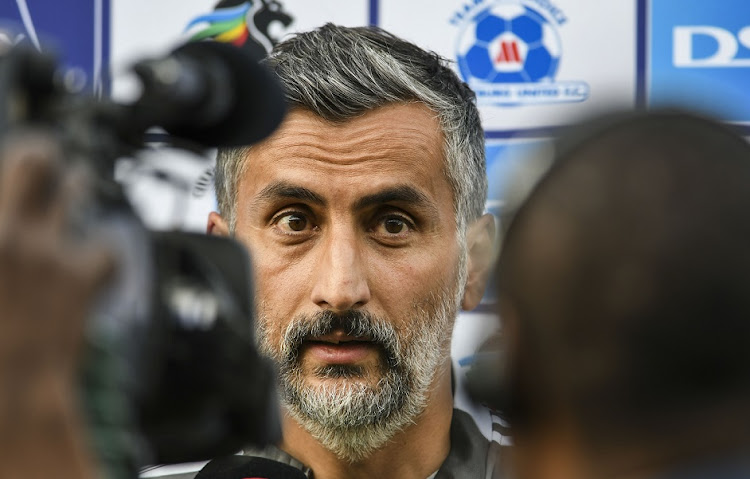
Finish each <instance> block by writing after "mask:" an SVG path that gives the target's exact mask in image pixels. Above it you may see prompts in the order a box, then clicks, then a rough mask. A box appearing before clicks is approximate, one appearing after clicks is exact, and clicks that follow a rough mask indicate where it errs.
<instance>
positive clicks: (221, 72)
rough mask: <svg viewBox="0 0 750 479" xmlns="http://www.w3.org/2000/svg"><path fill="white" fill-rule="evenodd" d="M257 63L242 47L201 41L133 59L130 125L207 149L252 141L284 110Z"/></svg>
mask: <svg viewBox="0 0 750 479" xmlns="http://www.w3.org/2000/svg"><path fill="white" fill-rule="evenodd" d="M258 61H259V58H256V57H255V56H253V55H252V54H251V53H250V51H249V50H247V49H243V48H239V47H236V46H234V45H232V44H228V43H221V42H214V41H203V42H193V43H186V44H185V45H182V46H181V47H179V48H177V49H176V50H174V51H173V52H172V53H171V54H170V55H168V56H166V57H164V58H158V59H150V60H144V61H141V62H138V63H137V64H135V66H134V67H133V70H134V71H135V73H136V74H137V75H138V76H139V78H140V80H141V83H142V85H143V93H142V95H141V97H140V98H139V99H138V100H137V101H136V103H135V104H134V105H133V107H132V114H133V118H132V119H131V121H132V124H136V125H141V126H144V129H145V128H146V127H150V126H154V125H158V126H161V127H162V128H164V129H165V130H167V132H169V133H170V134H171V135H173V136H177V137H181V138H184V139H187V140H191V141H195V142H197V143H200V144H201V145H204V146H208V147H214V146H242V145H248V144H251V143H255V142H257V141H259V140H261V139H263V138H265V137H267V136H268V135H270V134H271V133H272V132H273V130H275V129H276V127H277V126H278V125H279V124H280V123H281V120H282V119H283V117H284V113H285V112H286V101H285V98H284V94H283V90H282V88H281V85H280V84H279V83H278V81H276V79H275V78H274V77H273V75H272V74H271V72H270V71H269V70H268V69H267V68H266V67H264V66H263V65H261V64H259V63H258Z"/></svg>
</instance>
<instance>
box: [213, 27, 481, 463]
mask: <svg viewBox="0 0 750 479" xmlns="http://www.w3.org/2000/svg"><path fill="white" fill-rule="evenodd" d="M267 64H268V65H269V66H270V67H271V69H272V70H273V71H274V72H275V74H276V76H277V77H278V78H279V79H280V80H281V83H282V84H283V86H284V88H285V91H286V95H287V101H288V103H289V106H290V112H289V114H288V115H287V118H286V119H285V121H284V122H283V124H282V125H281V127H280V128H279V130H278V131H277V132H276V133H274V135H272V136H271V137H270V138H268V139H266V140H264V141H263V142H261V143H259V144H257V145H253V146H252V147H247V148H235V149H225V150H221V151H220V152H219V155H218V158H217V182H216V186H217V196H218V201H219V207H220V214H218V215H217V214H215V213H214V214H212V217H211V219H210V220H209V230H210V231H212V232H214V233H219V234H233V235H235V236H236V237H237V239H239V240H240V241H242V242H243V243H245V244H246V245H247V246H248V247H249V249H250V251H251V253H252V255H253V265H254V268H255V276H256V296H257V300H256V304H257V305H258V319H257V321H258V325H259V329H258V340H259V343H260V347H261V350H262V351H263V352H264V353H265V354H267V355H268V356H270V357H271V358H273V359H274V360H275V361H276V363H277V364H278V366H279V369H280V373H281V374H280V379H281V393H282V400H283V402H284V404H285V406H286V411H287V413H288V415H289V416H290V417H291V418H292V419H293V421H294V422H295V423H296V424H297V425H298V426H299V427H301V428H302V429H304V430H305V431H306V433H308V434H310V435H311V436H312V437H314V438H315V440H316V441H318V442H319V443H321V444H322V445H323V446H324V447H325V448H326V449H327V450H328V451H331V452H333V453H335V454H336V455H337V456H338V457H339V458H340V459H343V460H346V461H350V462H358V461H361V460H363V459H366V458H367V457H368V456H370V455H371V454H372V453H373V452H374V451H376V450H378V449H379V448H381V447H383V446H384V445H385V444H387V443H389V441H390V442H391V443H392V442H393V441H392V438H393V437H394V436H395V435H396V434H399V433H401V432H402V431H404V430H407V429H409V428H411V427H412V426H413V425H414V424H415V423H418V422H419V421H420V417H421V416H420V415H422V414H423V412H424V411H425V409H428V408H430V407H431V406H432V407H434V406H437V405H440V407H441V411H443V412H445V414H443V412H441V413H440V415H441V417H444V418H445V419H447V421H448V422H449V421H450V411H451V396H450V377H451V375H450V339H451V335H452V327H453V322H454V320H455V317H456V314H457V311H458V310H459V309H460V308H461V307H464V308H466V309H472V308H474V307H475V306H476V305H477V304H478V302H479V300H480V299H481V296H482V293H483V290H484V281H485V279H486V274H485V272H486V270H487V268H488V267H487V264H486V258H482V259H480V258H479V257H478V256H476V252H477V251H482V250H486V249H487V248H491V244H492V240H491V236H492V221H491V217H489V216H488V215H485V216H483V215H482V213H483V208H484V202H485V196H486V192H487V179H486V174H485V164H484V143H483V141H484V140H483V133H482V129H481V125H480V122H479V114H478V111H477V108H476V105H475V102H474V94H473V93H472V92H471V90H469V89H468V87H467V86H466V85H465V84H464V83H462V82H461V81H460V80H459V79H458V77H457V76H456V74H455V73H454V72H453V71H452V70H451V69H450V68H449V67H448V66H447V65H446V64H445V62H444V61H443V60H442V59H441V58H440V57H438V56H437V55H435V54H434V53H430V52H427V51H424V50H422V49H421V48H419V47H417V46H416V45H413V44H411V43H408V42H406V41H404V40H401V39H399V38H397V37H395V36H393V35H390V34H388V33H387V32H384V31H382V30H379V29H375V28H345V27H338V26H334V25H326V26H324V27H322V28H319V29H317V30H314V31H311V32H307V33H302V34H299V35H297V36H294V37H292V38H291V39H289V40H288V41H286V42H283V43H281V44H279V45H278V46H277V47H275V49H274V51H273V52H272V53H271V55H270V57H269V58H268V60H267ZM474 226H476V227H474ZM444 395H447V398H448V400H447V402H446V401H443V400H441V401H438V400H437V398H438V397H439V396H444ZM445 406H447V408H446V407H445ZM287 431H288V429H287Z"/></svg>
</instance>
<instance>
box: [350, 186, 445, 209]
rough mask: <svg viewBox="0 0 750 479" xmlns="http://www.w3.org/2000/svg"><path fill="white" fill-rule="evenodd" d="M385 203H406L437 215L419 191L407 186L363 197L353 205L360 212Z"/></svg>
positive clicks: (433, 205)
mask: <svg viewBox="0 0 750 479" xmlns="http://www.w3.org/2000/svg"><path fill="white" fill-rule="evenodd" d="M386 203H406V204H409V205H413V206H417V207H419V208H426V209H430V210H433V211H432V213H434V214H437V207H436V206H435V204H434V203H433V202H432V201H430V199H429V198H428V197H427V195H425V194H424V193H422V192H421V191H419V190H416V189H414V188H413V187H411V186H408V185H397V186H393V187H390V188H386V189H384V190H382V191H378V192H377V193H374V194H372V195H367V196H363V197H362V198H360V199H358V200H357V202H356V203H355V204H354V208H355V209H358V210H361V209H364V208H367V207H370V206H377V205H382V204H386Z"/></svg>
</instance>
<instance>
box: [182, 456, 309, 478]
mask: <svg viewBox="0 0 750 479" xmlns="http://www.w3.org/2000/svg"><path fill="white" fill-rule="evenodd" d="M195 479H307V474H305V473H304V472H303V471H302V470H300V469H297V468H296V467H294V466H290V465H289V464H284V463H283V462H278V461H274V460H271V459H266V458H263V457H252V456H227V457H220V458H217V459H214V460H212V461H211V462H209V463H208V464H206V465H205V466H204V467H203V469H201V471H200V472H199V473H198V475H197V476H195Z"/></svg>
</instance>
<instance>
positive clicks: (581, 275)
mask: <svg viewBox="0 0 750 479" xmlns="http://www.w3.org/2000/svg"><path fill="white" fill-rule="evenodd" d="M556 156H557V158H556V161H555V162H554V163H553V165H552V167H551V168H550V170H549V171H548V172H547V174H546V176H544V177H543V178H542V180H541V181H540V182H539V183H538V184H537V186H536V188H535V189H534V190H533V191H532V193H531V195H530V196H529V198H528V199H527V201H526V202H525V203H524V205H523V206H522V207H521V208H520V210H519V211H518V213H517V215H516V216H515V218H514V220H513V222H512V223H511V225H510V229H509V231H508V233H507V235H506V237H505V241H504V245H503V249H502V251H501V256H500V262H499V270H498V287H499V307H500V314H501V317H502V321H503V335H504V338H505V347H504V348H503V351H504V354H506V356H507V357H506V363H505V365H504V371H503V373H502V374H501V375H500V380H501V381H500V384H501V386H502V388H501V390H502V394H501V396H500V397H497V398H496V399H497V403H498V405H499V407H500V408H501V409H502V410H503V412H504V414H505V416H506V417H507V419H508V421H509V422H510V426H511V430H512V431H513V433H514V441H515V444H516V447H515V448H514V452H513V459H514V465H515V469H516V470H515V473H516V474H517V475H518V476H519V477H521V478H522V479H543V478H555V479H566V478H571V479H572V478H575V479H587V478H601V477H608V478H615V477H628V478H652V477H670V478H682V477H690V478H704V477H705V478H709V477H710V478H719V477H720V478H730V477H731V478H735V477H737V478H739V477H750V462H749V461H748V458H749V455H750V448H749V447H748V446H750V408H749V407H748V404H750V295H749V294H748V293H747V288H748V285H750V146H749V145H748V144H747V143H746V141H745V140H744V139H743V138H742V137H741V136H739V135H738V134H736V133H734V132H733V131H731V130H730V129H729V128H728V127H725V126H723V125H720V124H718V123H715V122H713V121H710V120H706V119H702V118H697V117H694V116H692V115H690V114H686V113H679V112H653V113H641V114H629V115H622V116H614V117H608V118H600V119H597V120H595V121H592V122H591V123H590V124H588V125H585V126H583V127H581V129H580V130H578V131H574V132H572V133H571V134H570V135H569V136H567V137H565V138H563V139H562V140H561V141H560V142H559V148H558V150H557V155H556Z"/></svg>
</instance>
